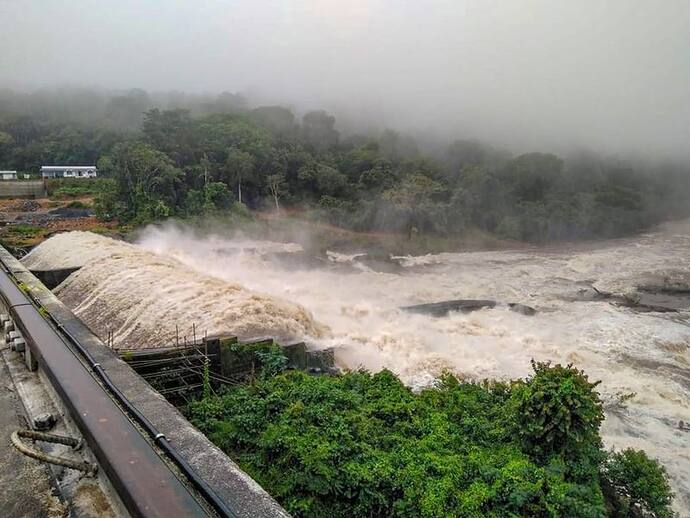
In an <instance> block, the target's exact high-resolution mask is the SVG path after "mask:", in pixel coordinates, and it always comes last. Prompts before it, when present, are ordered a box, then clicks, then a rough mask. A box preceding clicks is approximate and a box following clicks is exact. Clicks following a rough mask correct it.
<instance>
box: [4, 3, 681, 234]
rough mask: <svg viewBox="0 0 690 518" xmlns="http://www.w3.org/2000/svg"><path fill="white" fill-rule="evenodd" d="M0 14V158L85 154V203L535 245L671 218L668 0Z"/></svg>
mask: <svg viewBox="0 0 690 518" xmlns="http://www.w3.org/2000/svg"><path fill="white" fill-rule="evenodd" d="M87 4H88V3H87ZM0 14H1V15H2V17H3V20H5V21H6V24H5V26H6V27H7V30H5V31H3V33H2V34H1V35H0V46H2V48H3V52H2V53H1V54H0V70H2V71H3V75H2V76H1V77H0V88H3V89H2V90H0V132H1V133H0V166H1V167H2V168H3V169H17V170H20V171H33V172H36V171H37V170H38V168H39V167H40V166H41V165H45V164H48V163H51V164H59V163H60V164H72V165H74V164H86V163H98V165H99V166H100V169H101V173H102V175H103V176H105V177H106V178H109V179H110V183H108V182H105V183H104V184H103V185H104V186H105V187H104V191H103V192H101V193H100V194H99V196H98V204H97V207H98V210H99V214H100V215H101V216H102V217H105V218H116V219H118V220H119V221H122V222H132V223H143V222H146V221H151V220H156V219H160V218H165V217H169V216H177V217H188V216H194V215H201V214H204V213H208V212H209V211H218V210H235V211H236V210H240V211H241V210H244V209H246V208H249V209H261V210H267V209H269V208H271V207H272V208H273V209H275V210H277V211H280V209H281V208H288V209H294V210H298V211H300V212H301V213H304V214H306V215H307V216H309V217H313V218H316V219H318V220H322V221H327V222H329V223H332V224H336V225H339V226H343V227H346V228H351V229H354V230H372V229H375V230H386V231H395V232H406V233H408V234H409V235H410V236H412V235H413V234H416V233H432V234H442V235H448V234H459V233H463V232H465V231H466V230H467V229H479V230H481V231H485V232H489V233H492V234H495V235H498V236H500V237H504V238H511V239H519V240H529V241H541V240H547V239H573V238H590V237H607V236H616V235H622V234H625V233H629V232H634V231H637V230H640V229H642V228H646V227H648V226H650V225H653V224H655V223H657V222H659V221H663V220H668V219H675V218H680V217H684V216H686V215H687V211H688V208H687V205H688V204H687V193H688V192H689V187H688V183H689V182H690V180H688V178H690V173H689V172H688V171H689V170H690V165H689V164H690V155H688V150H687V145H686V140H687V135H689V134H690V102H688V92H689V91H690V76H689V75H688V70H690V62H689V61H688V59H689V57H688V53H687V52H685V51H684V49H685V48H686V44H687V27H688V26H689V25H690V6H689V5H688V4H687V3H686V2H682V1H668V2H664V3H663V4H662V5H655V4H653V3H651V2H644V1H636V2H608V3H605V4H602V3H599V2H584V3H578V4H577V5H573V4H570V5H557V4H555V3H552V2H545V1H541V0H533V1H529V2H519V3H505V4H503V3H487V2H471V1H470V2H462V3H460V4H458V3H457V2H449V1H444V0H437V1H434V2H425V3H424V5H413V4H407V3H395V2H391V1H386V0H374V1H361V0H358V1H354V2H347V3H346V4H342V3H340V2H333V1H320V2H314V1H308V0H302V1H297V2H265V3H264V2H262V3H260V5H258V4H256V3H246V2H224V1H217V0H216V1H211V0H208V1H204V2H195V3H194V4H193V5H192V4H186V3H177V4H175V8H174V9H172V8H170V7H169V6H168V5H166V4H165V3H163V2H159V1H152V2H146V3H139V2H133V1H124V2H117V3H114V2H111V3H108V8H107V9H106V8H102V6H100V4H99V8H98V9H89V8H88V5H86V6H85V5H84V4H83V3H82V2H77V1H74V0H71V1H67V2H57V1H53V0H48V1H45V2H36V1H28V2H13V1H4V2H0ZM56 27H67V28H68V29H67V30H55V28H56ZM152 171H155V172H156V173H155V175H153V174H152ZM237 202H242V205H237ZM238 207H239V208H238Z"/></svg>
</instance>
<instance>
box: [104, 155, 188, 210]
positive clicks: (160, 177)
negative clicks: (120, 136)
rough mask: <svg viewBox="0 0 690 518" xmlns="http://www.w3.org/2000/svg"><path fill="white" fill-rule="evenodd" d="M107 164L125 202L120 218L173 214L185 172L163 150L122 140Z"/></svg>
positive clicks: (120, 196)
mask: <svg viewBox="0 0 690 518" xmlns="http://www.w3.org/2000/svg"><path fill="white" fill-rule="evenodd" d="M108 163H109V164H110V167H111V168H112V172H113V177H114V179H115V182H116V185H117V197H118V198H119V200H121V201H122V205H121V206H120V207H121V210H122V212H121V213H119V214H117V217H119V218H121V219H122V220H123V221H134V222H144V221H150V220H155V219H158V218H163V217H167V216H170V215H171V214H172V213H173V211H174V208H175V207H176V206H177V197H178V193H177V188H178V184H179V181H180V179H181V177H182V172H181V171H180V170H179V169H177V168H175V167H174V166H173V164H172V161H171V160H170V159H169V158H168V157H167V156H166V155H165V154H164V153H162V152H160V151H157V150H156V149H154V148H152V147H151V146H150V145H148V144H144V143H142V142H127V143H121V144H118V145H116V146H115V147H114V148H113V151H112V153H111V155H110V156H109V158H108Z"/></svg>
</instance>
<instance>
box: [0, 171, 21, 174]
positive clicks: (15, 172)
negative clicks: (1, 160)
mask: <svg viewBox="0 0 690 518" xmlns="http://www.w3.org/2000/svg"><path fill="white" fill-rule="evenodd" d="M0 174H17V171H0Z"/></svg>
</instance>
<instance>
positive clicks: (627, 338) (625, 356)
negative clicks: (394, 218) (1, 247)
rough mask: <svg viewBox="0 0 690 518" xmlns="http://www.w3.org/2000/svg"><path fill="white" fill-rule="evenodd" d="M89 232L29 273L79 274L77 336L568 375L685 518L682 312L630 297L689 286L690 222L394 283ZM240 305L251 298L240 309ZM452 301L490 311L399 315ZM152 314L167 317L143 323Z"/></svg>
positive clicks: (343, 266)
mask: <svg viewBox="0 0 690 518" xmlns="http://www.w3.org/2000/svg"><path fill="white" fill-rule="evenodd" d="M91 236H92V235H90V234H83V233H72V234H71V235H70V234H66V235H63V236H57V237H55V238H52V239H51V240H49V241H47V242H46V243H44V244H43V245H41V246H40V247H38V249H37V250H36V251H34V252H32V254H30V255H29V256H28V257H27V258H26V260H25V262H26V263H27V265H28V266H30V267H31V266H33V265H41V264H43V265H44V266H45V265H47V264H49V265H52V266H53V267H58V266H71V265H74V264H68V263H69V262H70V261H72V262H73V263H75V261H76V262H78V263H79V264H83V263H86V265H87V266H86V267H85V268H84V269H82V270H81V271H80V272H78V273H77V274H75V275H74V276H72V277H70V279H68V280H67V281H66V282H65V283H64V284H63V285H61V286H60V287H58V289H57V293H58V294H59V295H60V296H61V297H63V298H66V300H67V302H68V304H69V305H71V306H72V307H73V308H75V310H76V311H77V313H78V314H79V315H80V316H82V318H85V320H86V321H87V322H89V323H90V324H89V325H94V326H96V327H97V328H99V329H102V325H101V324H99V322H102V321H103V320H104V317H103V316H105V317H107V318H108V319H113V320H112V321H113V322H115V323H116V326H117V329H116V337H119V338H124V337H126V336H134V337H137V339H138V340H145V339H146V337H147V336H151V337H155V338H156V339H158V338H159V336H160V335H157V334H156V333H160V332H161V329H163V330H164V332H165V333H168V334H169V331H170V325H174V323H175V321H176V320H179V317H180V316H181V315H182V314H187V315H188V317H189V318H190V319H197V325H198V326H199V327H200V328H201V329H203V326H204V325H206V326H208V327H212V328H213V331H227V330H231V331H233V330H234V331H238V332H239V334H247V335H251V334H276V335H290V336H291V337H294V338H304V339H307V340H309V341H310V342H312V343H314V344H315V346H317V347H325V346H333V347H336V348H337V358H338V361H339V362H340V364H341V365H342V366H343V367H350V368H355V367H358V366H364V367H367V368H369V369H373V370H377V369H381V368H384V367H386V368H389V369H391V370H393V371H394V372H396V373H397V374H399V375H400V376H401V378H402V379H403V380H405V382H406V383H408V384H410V385H411V386H423V385H425V384H428V383H430V382H432V381H433V379H434V377H436V376H438V375H439V374H440V373H441V372H442V371H443V370H445V369H450V370H452V371H454V372H456V373H458V374H460V375H461V376H464V377H467V378H470V379H482V378H504V379H505V378H514V377H520V376H525V375H527V374H528V373H529V370H530V359H532V358H534V359H537V360H552V361H555V362H562V363H574V364H575V365H576V366H578V367H580V368H582V369H584V370H585V371H586V372H587V373H588V374H589V376H590V378H592V379H597V380H602V384H601V385H600V386H599V390H600V392H601V394H602V398H603V400H604V402H605V409H606V421H605V423H604V426H603V429H602V432H603V436H604V438H605V441H606V444H607V446H609V447H616V448H623V447H635V448H640V449H644V450H646V451H647V452H648V453H649V454H650V455H652V456H654V457H656V458H658V459H660V460H661V461H662V462H663V463H664V465H665V466H666V468H667V469H668V471H669V473H670V475H671V477H672V482H673V486H674V489H675V491H676V492H677V499H676V508H677V510H678V511H680V512H681V513H683V514H684V515H685V514H688V509H690V448H688V445H690V425H687V424H685V423H690V398H689V396H690V353H689V352H688V349H689V348H690V312H688V305H689V302H690V300H689V299H688V298H687V296H682V294H681V295H669V294H663V293H662V294H650V293H648V292H642V291H639V290H638V289H637V288H638V287H639V286H641V285H648V284H650V283H651V284H655V283H656V284H660V283H661V284H663V283H664V282H666V283H672V284H673V285H674V286H675V285H682V283H686V284H687V283H688V282H689V281H690V223H689V222H682V223H675V224H669V225H666V226H664V227H662V228H660V229H659V230H657V231H654V232H651V233H648V234H644V235H640V236H636V237H634V238H628V239H621V240H612V241H606V242H599V243H595V244H587V245H577V246H562V247H549V248H545V249H532V250H527V251H525V250H521V251H497V252H468V253H445V254H438V255H426V256H422V257H399V258H394V261H395V263H397V264H399V265H400V267H399V269H398V270H395V269H392V271H393V272H394V273H390V272H389V273H381V272H377V271H373V270H372V269H370V268H369V267H368V265H367V263H366V261H364V260H363V257H364V256H362V255H358V254H356V253H352V254H348V255H344V254H336V253H330V254H328V256H327V257H325V258H324V260H323V262H322V263H321V264H322V266H318V264H319V263H318V262H317V263H316V266H314V265H312V266H310V267H306V266H300V262H299V261H285V260H284V258H285V257H286V256H288V257H289V256H290V254H295V256H297V254H299V250H300V247H299V246H298V245H294V244H287V245H286V244H282V243H271V242H266V241H251V240H247V239H241V238H234V239H230V238H225V237H220V236H210V237H209V236H206V237H203V238H202V237H199V236H196V235H195V234H194V233H192V232H188V231H185V230H184V229H181V228H177V227H172V226H171V227H163V228H160V227H158V228H150V229H149V230H148V231H146V232H145V233H144V234H143V236H142V237H141V239H140V240H139V243H138V246H131V245H126V244H122V243H116V242H114V241H112V240H110V241H108V240H105V238H101V237H98V239H95V238H92V237H91ZM59 239H60V240H62V241H59V242H58V240H59ZM53 240H55V241H54V242H53V244H51V241H53ZM103 240H105V241H103ZM70 248H71V250H70ZM363 252H364V251H363ZM276 253H279V254H278V256H276ZM276 257H282V258H283V259H281V260H277V259H275V258H276ZM80 258H84V259H83V260H81V259H80ZM75 264H76V263H75ZM195 278H196V279H197V280H196V281H195ZM198 279H201V280H200V281H199V280H198ZM195 283H196V284H195ZM133 284H136V287H135V286H133ZM192 286H193V288H192ZM230 286H232V287H234V288H232V289H231V288H229V287H230ZM591 286H594V287H595V288H596V289H597V290H599V291H606V292H612V293H614V294H618V295H625V296H626V297H627V298H628V299H631V300H637V299H640V298H641V299H642V302H645V303H650V304H662V305H666V306H669V307H676V308H679V309H680V311H679V312H675V313H671V312H669V313H661V312H654V311H653V312H647V313H641V312H638V311H636V310H634V309H632V308H628V307H622V306H618V305H615V304H612V303H610V301H607V300H591V299H593V298H595V297H592V296H591V295H596V292H595V291H594V290H593V289H592V288H591ZM183 287H184V288H183ZM233 290H235V291H237V290H239V292H238V293H239V294H241V295H238V294H235V295H232V293H233ZM185 293H187V295H186V296H185ZM248 294H250V295H248ZM246 297H250V298H251V297H257V299H256V300H257V302H256V303H255V304H253V305H245V306H242V305H241V304H242V301H244V300H246ZM161 298H163V299H166V300H165V301H158V299H161ZM459 298H471V299H494V300H497V301H499V304H498V305H497V307H496V308H494V309H483V310H480V311H477V312H473V313H469V314H462V313H452V314H450V315H448V316H447V317H442V318H434V317H430V316H425V315H418V314H410V313H407V312H404V311H401V310H400V309H399V307H400V306H404V305H410V304H418V303H425V302H434V301H440V300H448V299H459ZM141 300H144V301H145V303H141V302H140V301H141ZM616 300H618V299H616ZM285 301H290V302H285ZM505 302H519V303H523V304H527V305H530V306H532V307H534V308H536V309H537V314H536V315H534V316H525V315H522V314H519V313H515V312H512V311H510V310H509V309H508V308H507V306H505V305H503V304H501V303H505ZM154 310H155V311H163V313H164V315H165V318H162V319H161V318H160V317H158V316H157V315H154V314H150V313H149V312H150V311H154ZM118 315H119V316H118ZM99 326H101V327H99ZM223 326H225V327H226V329H222V328H223ZM253 326H254V327H255V330H254V331H255V332H253V330H252V327H253ZM133 329H134V330H136V332H134V331H132V330H133ZM128 333H129V334H128ZM630 394H634V396H633V397H632V398H630V399H627V400H625V399H626V398H625V397H624V396H626V395H630ZM622 400H625V401H624V402H621V401H622Z"/></svg>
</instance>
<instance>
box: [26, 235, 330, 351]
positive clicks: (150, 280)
mask: <svg viewBox="0 0 690 518" xmlns="http://www.w3.org/2000/svg"><path fill="white" fill-rule="evenodd" d="M23 262H24V264H25V265H26V266H27V268H29V269H32V270H43V269H55V268H73V267H80V269H79V270H78V271H76V272H75V273H73V274H72V275H70V276H69V277H68V278H67V279H66V280H65V281H64V282H62V283H61V284H60V285H59V286H58V287H57V288H56V289H55V294H56V295H57V296H58V297H59V298H60V300H62V301H63V302H64V303H65V304H66V305H67V306H69V307H70V308H71V309H72V310H73V311H74V313H75V314H76V315H77V316H78V317H79V318H80V319H81V320H82V321H83V322H84V323H85V324H86V325H87V326H89V327H90V328H91V330H92V331H93V332H94V333H96V334H97V335H98V336H100V337H101V338H102V339H104V340H107V339H108V337H111V340H112V343H113V344H114V345H115V346H116V347H119V348H124V349H136V348H146V347H165V346H171V345H176V344H178V343H185V342H192V341H193V340H194V339H196V340H200V339H201V338H202V336H203V335H205V334H206V335H208V336H214V335H224V336H228V335H231V336H239V337H240V338H256V337H266V336H271V337H276V338H279V339H281V340H287V341H290V340H296V339H299V338H301V337H303V336H312V337H320V336H321V335H322V334H323V332H324V330H325V328H324V327H323V326H320V325H319V324H318V323H316V322H315V321H314V320H313V318H312V317H311V315H310V314H309V312H308V311H306V310H305V309H304V308H303V307H302V306H299V305H298V304H293V303H291V302H288V301H286V300H281V299H279V298H276V297H271V296H269V295H265V294H261V293H257V292H255V291H252V290H248V289H246V288H245V287H243V286H241V285H239V284H236V283H232V282H226V281H225V282H224V281H220V280H219V279H218V278H217V277H211V276H208V275H203V274H200V273H198V272H196V271H194V270H193V269H191V268H189V267H186V266H185V265H184V264H182V263H180V262H179V261H178V260H176V259H174V258H172V257H165V256H161V255H157V254H153V253H151V252H149V251H146V250H144V249H142V248H141V247H138V246H135V245H131V244H128V243H125V242H123V241H116V240H114V239H110V238H107V237H103V236H99V235H97V234H92V233H88V232H68V233H64V234H58V235H57V236H55V237H52V238H51V239H49V240H47V241H45V242H44V243H42V244H41V245H40V246H39V247H37V248H36V249H34V250H32V252H31V253H30V254H28V255H27V256H26V257H25V258H24V259H23Z"/></svg>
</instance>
